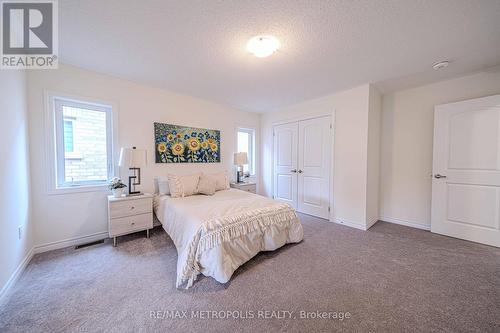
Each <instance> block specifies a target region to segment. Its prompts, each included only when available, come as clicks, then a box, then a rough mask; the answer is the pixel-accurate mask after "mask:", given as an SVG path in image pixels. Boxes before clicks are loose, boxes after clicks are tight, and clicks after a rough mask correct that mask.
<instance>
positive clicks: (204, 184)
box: [198, 173, 216, 195]
mask: <svg viewBox="0 0 500 333" xmlns="http://www.w3.org/2000/svg"><path fill="white" fill-rule="evenodd" d="M215 185H216V181H215V178H214V177H210V176H209V175H205V174H203V173H202V174H201V176H200V181H199V182H198V193H201V194H205V195H214V194H215Z"/></svg>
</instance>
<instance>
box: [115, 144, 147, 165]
mask: <svg viewBox="0 0 500 333" xmlns="http://www.w3.org/2000/svg"><path fill="white" fill-rule="evenodd" d="M147 162H148V161H147V152H146V149H135V148H122V149H121V150H120V162H119V163H118V165H119V166H124V167H128V168H140V167H144V166H146V163H147Z"/></svg>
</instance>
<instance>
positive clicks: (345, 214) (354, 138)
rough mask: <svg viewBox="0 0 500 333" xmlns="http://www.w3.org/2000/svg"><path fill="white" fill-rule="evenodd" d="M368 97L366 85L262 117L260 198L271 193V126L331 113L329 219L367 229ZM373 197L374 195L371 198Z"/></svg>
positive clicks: (368, 89)
mask: <svg viewBox="0 0 500 333" xmlns="http://www.w3.org/2000/svg"><path fill="white" fill-rule="evenodd" d="M369 93H370V85H368V84H366V85H363V86H360V87H356V88H353V89H350V90H346V91H342V92H339V93H337V94H334V95H329V96H326V97H322V98H319V99H315V100H311V101H306V102H304V103H300V104H297V105H294V106H291V107H288V108H286V109H284V110H283V111H281V112H277V113H268V114H263V115H262V118H261V132H262V138H261V141H262V154H263V155H262V168H261V169H262V184H263V186H262V187H261V191H260V192H261V194H263V195H267V196H271V195H272V192H273V174H272V173H273V171H272V165H273V161H272V158H273V138H272V129H273V124H274V123H276V122H282V121H288V120H290V121H293V120H296V119H298V118H303V117H314V116H318V115H327V114H331V115H333V112H334V110H335V128H334V131H335V143H334V170H333V172H334V176H333V190H334V193H333V207H332V208H333V209H332V215H333V216H332V219H334V220H335V221H337V222H342V223H345V224H349V225H352V226H355V227H358V228H361V229H365V228H367V227H369V224H368V223H367V177H368V169H367V166H368V153H367V150H368V121H369V119H368V118H369V117H368V109H369ZM374 131H376V128H374ZM375 172H376V171H375ZM377 192H378V189H377ZM377 194H378V193H375V196H377ZM375 200H377V201H378V199H375Z"/></svg>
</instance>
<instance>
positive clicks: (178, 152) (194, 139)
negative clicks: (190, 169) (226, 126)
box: [154, 123, 220, 163]
mask: <svg viewBox="0 0 500 333" xmlns="http://www.w3.org/2000/svg"><path fill="white" fill-rule="evenodd" d="M154 127H155V156H156V163H219V162H220V131H218V130H210V129H204V128H196V127H186V126H178V125H171V124H163V123H154Z"/></svg>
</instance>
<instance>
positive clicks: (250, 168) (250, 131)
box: [236, 127, 256, 177]
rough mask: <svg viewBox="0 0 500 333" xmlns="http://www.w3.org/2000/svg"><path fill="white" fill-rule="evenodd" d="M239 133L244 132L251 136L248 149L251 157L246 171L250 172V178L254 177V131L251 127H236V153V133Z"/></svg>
mask: <svg viewBox="0 0 500 333" xmlns="http://www.w3.org/2000/svg"><path fill="white" fill-rule="evenodd" d="M239 132H244V133H248V134H249V135H250V136H251V140H250V146H251V147H250V148H251V152H252V154H251V155H252V156H249V157H248V158H249V159H250V162H251V163H249V165H248V171H249V172H250V177H254V176H255V174H256V172H255V158H256V152H255V135H256V130H255V128H251V127H237V128H236V152H238V133H239Z"/></svg>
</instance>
